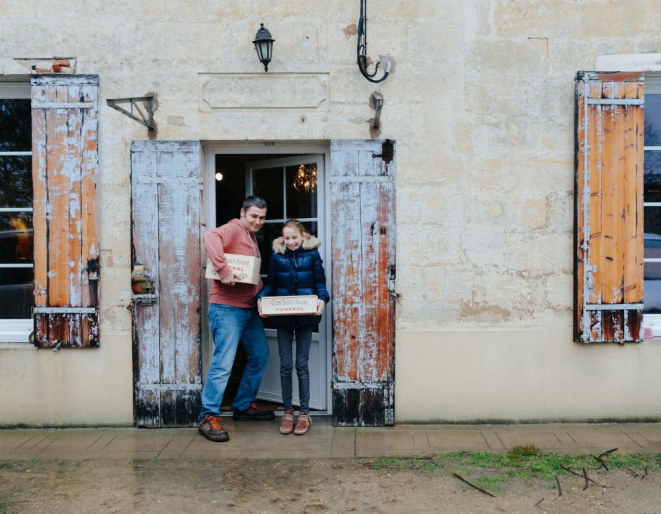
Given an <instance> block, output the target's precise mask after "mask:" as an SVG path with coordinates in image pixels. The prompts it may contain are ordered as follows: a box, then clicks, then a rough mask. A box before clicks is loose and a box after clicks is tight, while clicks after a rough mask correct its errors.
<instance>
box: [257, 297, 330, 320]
mask: <svg viewBox="0 0 661 514" xmlns="http://www.w3.org/2000/svg"><path fill="white" fill-rule="evenodd" d="M318 300H319V299H318V298H317V297H316V296H315V295H306V296H265V297H263V298H262V314H266V315H267V316H297V315H300V314H315V313H316V312H317V301H318Z"/></svg>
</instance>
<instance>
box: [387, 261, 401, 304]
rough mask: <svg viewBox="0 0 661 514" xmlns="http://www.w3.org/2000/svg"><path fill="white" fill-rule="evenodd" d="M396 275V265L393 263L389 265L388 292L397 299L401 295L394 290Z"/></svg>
mask: <svg viewBox="0 0 661 514" xmlns="http://www.w3.org/2000/svg"><path fill="white" fill-rule="evenodd" d="M396 276H397V266H396V265H395V264H393V265H392V266H390V279H389V280H388V293H389V294H390V296H392V297H393V298H394V299H395V300H399V299H400V298H401V297H402V294H401V293H398V292H397V291H395V278H396Z"/></svg>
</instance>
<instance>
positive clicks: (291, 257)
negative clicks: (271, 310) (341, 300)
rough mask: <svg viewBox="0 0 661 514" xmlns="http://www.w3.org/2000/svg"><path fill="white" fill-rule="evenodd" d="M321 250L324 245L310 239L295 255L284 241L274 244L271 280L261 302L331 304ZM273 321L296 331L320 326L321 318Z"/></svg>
mask: <svg viewBox="0 0 661 514" xmlns="http://www.w3.org/2000/svg"><path fill="white" fill-rule="evenodd" d="M320 246H321V242H320V241H319V239H317V238H316V237H314V236H308V237H307V239H306V240H305V241H303V244H302V245H301V246H299V247H298V248H297V249H296V250H294V251H291V250H290V249H289V248H287V247H286V246H285V241H284V238H282V237H279V238H277V239H276V240H275V241H273V254H272V255H271V260H270V261H269V270H268V277H267V278H266V280H265V281H264V287H263V288H262V290H261V291H260V292H259V293H257V298H262V297H263V296H301V295H317V296H318V297H319V299H320V300H323V301H324V302H325V303H328V302H329V301H330V295H329V294H328V290H327V289H326V275H325V274H324V262H323V261H322V259H321V255H319V251H318V250H317V248H319V247H320ZM272 319H273V323H274V324H275V325H276V326H277V327H280V328H288V329H290V330H294V329H296V328H303V327H314V326H316V325H318V324H319V322H320V321H321V316H313V315H302V316H274V317H273V318H272Z"/></svg>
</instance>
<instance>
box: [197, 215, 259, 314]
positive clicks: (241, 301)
mask: <svg viewBox="0 0 661 514" xmlns="http://www.w3.org/2000/svg"><path fill="white" fill-rule="evenodd" d="M204 249H205V250H206V251H207V256H208V257H209V259H211V263H212V264H213V267H214V269H215V270H216V273H218V276H219V277H220V278H225V277H226V276H228V275H229V274H230V272H231V271H232V270H231V269H230V267H229V266H228V265H227V261H226V260H225V253H233V254H236V255H249V256H251V257H260V254H259V247H258V246H257V239H255V235H254V234H250V233H249V232H248V231H247V230H246V227H245V226H244V225H243V223H242V222H241V220H239V219H236V218H235V219H233V220H231V221H229V222H228V223H226V224H225V225H222V226H221V227H218V228H214V229H213V230H209V232H207V233H206V234H204ZM261 288H262V279H261V278H260V279H259V283H258V284H257V285H252V284H238V283H236V284H234V285H233V286H228V285H225V284H223V283H222V282H221V281H220V280H212V281H211V290H210V292H209V302H210V303H220V304H223V305H233V306H235V307H243V308H247V307H253V306H254V305H255V295H256V294H257V292H258V291H259V290H260V289H261Z"/></svg>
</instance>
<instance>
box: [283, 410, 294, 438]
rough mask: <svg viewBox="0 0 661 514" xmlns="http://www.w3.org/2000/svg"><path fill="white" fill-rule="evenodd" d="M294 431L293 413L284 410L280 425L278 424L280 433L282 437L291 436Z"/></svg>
mask: <svg viewBox="0 0 661 514" xmlns="http://www.w3.org/2000/svg"><path fill="white" fill-rule="evenodd" d="M293 431H294V411H293V410H286V411H285V413H284V415H283V416H282V423H281V424H280V433H281V434H282V435H287V434H291V433H292V432H293Z"/></svg>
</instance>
